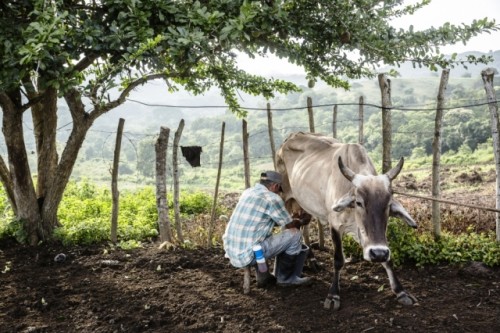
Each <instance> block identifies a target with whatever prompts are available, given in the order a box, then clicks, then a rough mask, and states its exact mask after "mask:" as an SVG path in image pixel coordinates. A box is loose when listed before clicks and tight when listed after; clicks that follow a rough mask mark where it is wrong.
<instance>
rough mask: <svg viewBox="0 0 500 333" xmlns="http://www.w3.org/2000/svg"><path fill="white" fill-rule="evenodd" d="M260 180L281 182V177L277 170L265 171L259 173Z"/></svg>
mask: <svg viewBox="0 0 500 333" xmlns="http://www.w3.org/2000/svg"><path fill="white" fill-rule="evenodd" d="M260 180H269V181H271V182H273V183H278V184H281V181H282V177H281V174H280V173H279V172H276V171H266V172H262V173H261V174H260Z"/></svg>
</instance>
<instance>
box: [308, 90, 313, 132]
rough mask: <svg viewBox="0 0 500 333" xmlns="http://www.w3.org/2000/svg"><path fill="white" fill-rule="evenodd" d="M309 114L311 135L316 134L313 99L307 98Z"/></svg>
mask: <svg viewBox="0 0 500 333" xmlns="http://www.w3.org/2000/svg"><path fill="white" fill-rule="evenodd" d="M307 114H308V115H309V131H310V132H311V133H315V128H314V114H313V107H312V98H311V97H307Z"/></svg>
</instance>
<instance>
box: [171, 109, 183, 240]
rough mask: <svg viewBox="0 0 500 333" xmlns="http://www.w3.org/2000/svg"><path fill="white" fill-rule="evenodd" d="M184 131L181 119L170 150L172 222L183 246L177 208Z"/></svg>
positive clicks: (178, 209)
mask: <svg viewBox="0 0 500 333" xmlns="http://www.w3.org/2000/svg"><path fill="white" fill-rule="evenodd" d="M183 129H184V119H181V121H180V122H179V127H178V128H177V131H176V132H175V136H174V147H173V149H172V165H173V167H174V200H173V201H174V221H175V229H176V230H177V239H178V241H179V242H180V243H181V244H183V243H184V237H182V223H181V214H180V207H179V194H180V190H179V158H178V152H179V141H180V140H181V136H182V131H183Z"/></svg>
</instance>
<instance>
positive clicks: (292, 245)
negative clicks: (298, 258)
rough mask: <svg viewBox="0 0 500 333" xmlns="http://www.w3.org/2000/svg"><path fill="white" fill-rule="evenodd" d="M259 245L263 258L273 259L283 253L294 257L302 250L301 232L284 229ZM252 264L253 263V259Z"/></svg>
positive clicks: (293, 229)
mask: <svg viewBox="0 0 500 333" xmlns="http://www.w3.org/2000/svg"><path fill="white" fill-rule="evenodd" d="M260 245H261V246H262V251H263V252H264V257H265V258H273V257H276V256H277V255H278V254H280V253H283V252H285V253H286V254H289V255H296V254H299V252H300V251H301V249H302V232H301V231H300V230H299V229H295V228H292V229H284V230H283V231H281V232H280V233H278V234H273V235H271V236H270V237H268V238H266V239H265V240H264V241H263V242H262V243H261V244H260ZM253 263H255V259H254V262H253Z"/></svg>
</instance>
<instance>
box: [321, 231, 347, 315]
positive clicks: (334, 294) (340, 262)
mask: <svg viewBox="0 0 500 333" xmlns="http://www.w3.org/2000/svg"><path fill="white" fill-rule="evenodd" d="M330 229H331V234H332V240H333V247H334V252H333V280H332V285H331V286H330V290H329V291H328V296H327V297H326V299H325V303H324V307H325V309H330V307H331V304H332V302H333V309H334V310H338V309H339V308H340V271H341V270H342V267H344V262H345V259H344V250H343V249H342V236H341V235H340V233H339V232H338V231H337V230H335V229H334V228H330Z"/></svg>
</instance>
